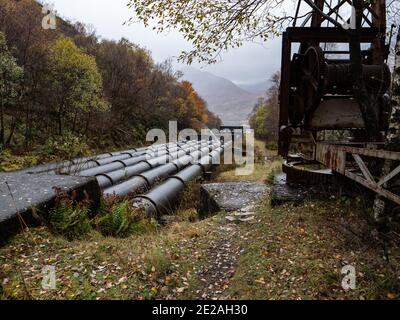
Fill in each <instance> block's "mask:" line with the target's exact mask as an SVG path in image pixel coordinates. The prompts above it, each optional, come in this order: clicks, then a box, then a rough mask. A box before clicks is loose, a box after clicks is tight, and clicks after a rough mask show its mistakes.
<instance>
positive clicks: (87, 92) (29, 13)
mask: <svg viewBox="0 0 400 320" xmlns="http://www.w3.org/2000/svg"><path fill="white" fill-rule="evenodd" d="M0 12H1V13H0V16H1V17H0V32H3V33H4V35H5V37H4V35H3V36H2V40H1V43H3V45H1V46H2V47H4V43H5V39H7V42H8V47H9V48H10V50H9V51H11V52H12V56H11V55H10V53H9V52H8V53H7V64H6V65H7V70H14V71H15V72H11V73H10V74H11V75H13V77H11V78H12V79H14V78H15V79H16V78H18V79H19V77H20V76H23V80H24V81H21V82H20V83H19V84H18V85H17V83H16V86H15V87H14V86H13V85H12V84H13V81H6V82H4V81H3V82H4V83H6V87H7V93H6V98H4V97H2V102H4V101H6V100H7V101H8V102H7V103H6V105H5V106H4V108H3V107H2V109H1V110H2V111H3V110H4V117H2V119H3V118H4V119H5V124H6V125H5V126H6V129H5V130H4V133H5V134H4V136H5V139H2V140H3V141H5V142H6V144H7V146H8V147H9V148H11V149H12V150H13V151H18V152H20V151H21V150H29V151H31V152H32V153H35V152H36V153H38V154H39V155H40V156H42V158H41V160H47V158H46V155H47V154H49V155H52V156H53V155H54V156H55V157H64V156H65V155H66V154H67V155H68V157H72V156H73V155H74V154H80V153H82V152H81V150H82V149H83V150H84V149H85V145H84V143H82V144H81V143H80V142H79V141H78V139H79V140H82V141H85V142H86V143H87V144H88V145H89V146H90V147H91V148H96V149H97V150H99V149H107V150H110V149H111V148H121V149H122V148H125V147H128V146H132V145H134V146H136V145H140V144H141V143H143V142H145V141H144V140H145V136H146V133H147V132H148V131H149V130H150V129H153V128H161V129H166V128H167V127H168V121H169V120H177V121H178V125H179V128H180V129H183V128H188V127H193V128H195V129H196V130H198V129H200V128H202V126H203V124H206V125H208V126H209V127H211V128H216V127H218V126H219V124H220V120H219V118H218V117H217V116H215V115H214V114H212V113H211V112H210V111H209V110H208V109H207V107H206V104H205V102H204V101H202V99H201V98H200V97H199V96H198V95H197V93H196V92H195V91H194V90H193V88H192V87H191V85H190V84H189V83H182V82H181V81H179V74H178V73H176V72H175V71H174V70H173V69H172V63H171V62H170V61H166V62H164V63H160V64H156V63H155V62H154V61H153V59H152V57H151V53H150V52H149V51H148V50H147V49H144V48H141V47H139V46H138V45H136V44H133V43H131V42H130V41H128V40H126V39H121V40H120V41H109V40H103V39H99V38H98V37H97V36H96V34H95V33H94V32H92V31H90V30H88V28H86V27H85V26H84V25H83V24H81V23H77V24H74V25H72V24H70V23H68V22H67V21H63V20H62V19H60V18H59V19H58V21H59V24H58V26H59V27H58V28H57V29H56V30H53V31H51V32H43V29H42V28H41V25H40V23H38V21H40V20H41V19H42V17H43V14H42V12H41V7H40V5H39V4H38V3H37V2H36V1H34V0H24V1H7V0H0ZM9 21H13V23H9ZM11 49H12V50H11ZM3 52H5V50H3V49H2V50H1V54H3ZM1 54H0V55H1ZM10 59H11V60H10ZM3 60H4V59H3ZM10 61H12V62H13V63H11V64H10ZM17 64H19V65H20V67H18V66H17ZM10 65H12V68H11V69H10ZM22 70H24V73H23V74H21V72H20V71H22ZM17 71H18V72H17ZM7 74H9V73H7ZM17 74H18V76H17ZM14 76H15V77H14ZM8 78H10V77H9V76H8ZM0 81H1V80H0ZM13 88H15V90H14V89H13ZM11 89H13V90H11ZM3 91H4V90H3ZM16 93H18V94H16ZM16 99H18V100H16ZM16 102H18V103H16ZM2 114H3V113H2ZM3 128H4V126H3ZM55 136H56V137H55ZM49 137H52V138H49ZM75 137H76V138H75ZM78 137H79V138H78ZM81 137H82V138H81ZM44 141H45V143H43V142H44ZM75 146H76V147H75ZM70 151H71V152H70ZM43 156H44V157H43ZM44 158H46V159H44Z"/></svg>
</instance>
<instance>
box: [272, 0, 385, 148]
mask: <svg viewBox="0 0 400 320" xmlns="http://www.w3.org/2000/svg"><path fill="white" fill-rule="evenodd" d="M310 2H312V1H311V0H300V1H299V2H298V7H297V15H296V19H295V20H294V23H293V26H292V27H289V28H288V29H287V30H286V32H284V34H283V45H282V70H281V76H282V81H281V95H280V119H279V120H280V121H279V124H280V137H279V153H280V155H282V156H287V154H288V151H289V144H290V139H291V135H292V133H293V132H294V130H295V129H298V130H300V131H302V132H303V133H304V132H309V133H311V134H312V136H313V137H314V139H315V138H316V137H317V133H318V132H320V131H324V130H346V129H348V130H362V129H365V125H364V122H363V116H362V114H361V111H360V107H359V103H358V101H357V100H356V98H355V96H354V93H353V82H352V75H351V67H350V51H349V48H348V42H349V36H348V33H347V31H346V30H345V29H343V28H338V27H337V26H335V25H332V23H330V22H329V20H328V19H327V17H326V16H329V17H330V18H331V19H335V21H339V17H340V18H343V16H344V15H346V14H348V15H350V14H351V12H352V11H351V8H352V6H351V5H352V2H351V1H350V0H337V1H336V2H337V3H336V4H335V3H334V2H335V0H331V1H330V2H329V1H326V0H315V1H313V2H312V3H313V4H314V6H315V7H312V6H311V5H310V4H309V3H310ZM363 6H364V7H363V10H361V12H360V13H359V14H360V16H359V17H357V19H358V21H360V26H361V27H360V29H359V31H360V40H361V42H362V46H363V51H362V64H363V76H364V81H365V84H366V88H367V90H368V94H370V95H371V96H373V97H374V98H375V100H376V103H374V108H375V109H376V110H375V111H376V114H377V115H378V117H379V119H378V121H379V124H380V129H381V130H382V131H385V130H387V127H388V117H389V112H390V105H389V101H388V99H387V97H386V95H385V94H386V93H387V92H388V90H389V88H390V83H391V73H390V70H389V67H388V66H387V64H386V61H387V58H388V54H389V50H388V45H387V44H386V41H387V39H386V16H385V12H386V8H385V1H384V0H377V1H375V2H373V3H372V2H370V1H363ZM307 8H308V10H309V12H308V14H304V12H303V11H304V10H306V12H307ZM317 8H318V10H317ZM321 12H323V13H324V14H325V16H324V15H322V14H321ZM300 15H301V17H302V18H300ZM295 49H297V51H295Z"/></svg>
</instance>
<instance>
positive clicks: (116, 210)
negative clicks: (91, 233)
mask: <svg viewBox="0 0 400 320" xmlns="http://www.w3.org/2000/svg"><path fill="white" fill-rule="evenodd" d="M157 226H158V224H157V222H155V221H154V220H151V219H146V218H145V217H144V215H143V213H142V212H141V211H139V210H137V209H134V208H132V207H131V206H130V205H129V202H128V201H123V202H117V201H114V200H109V202H108V203H106V204H105V208H103V214H101V215H100V216H99V218H98V219H97V221H96V227H97V229H98V230H99V231H100V232H101V233H102V234H103V235H104V236H112V237H127V236H129V235H131V234H133V233H146V232H150V231H153V230H156V229H157Z"/></svg>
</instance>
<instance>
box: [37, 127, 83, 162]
mask: <svg viewBox="0 0 400 320" xmlns="http://www.w3.org/2000/svg"><path fill="white" fill-rule="evenodd" d="M89 151H90V148H89V146H88V145H87V144H86V142H85V141H84V139H83V137H78V136H76V135H74V134H72V133H71V132H68V131H67V132H64V135H63V136H52V137H49V138H48V139H47V140H46V142H45V143H44V144H43V146H41V147H40V150H39V154H40V155H41V156H44V157H47V156H58V157H61V158H64V159H72V158H76V157H80V156H86V155H88V154H89Z"/></svg>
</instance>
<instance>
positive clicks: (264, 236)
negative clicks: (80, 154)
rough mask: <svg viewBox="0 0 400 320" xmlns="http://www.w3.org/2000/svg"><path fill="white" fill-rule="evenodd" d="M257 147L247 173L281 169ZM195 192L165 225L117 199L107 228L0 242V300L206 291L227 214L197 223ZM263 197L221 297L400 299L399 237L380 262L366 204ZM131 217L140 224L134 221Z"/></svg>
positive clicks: (239, 242) (243, 228)
mask: <svg viewBox="0 0 400 320" xmlns="http://www.w3.org/2000/svg"><path fill="white" fill-rule="evenodd" d="M256 144H258V146H259V147H261V146H262V144H261V143H260V142H256ZM260 150H261V152H262V156H258V157H256V158H257V159H259V160H258V161H259V162H258V163H256V170H255V171H254V174H253V175H252V176H250V177H246V178H245V179H246V180H247V179H253V180H250V181H258V182H264V181H270V179H271V177H272V176H273V173H274V172H275V171H276V170H278V168H279V166H280V160H279V159H277V158H276V157H275V156H274V155H273V154H271V153H269V152H268V151H267V150H262V149H260ZM257 152H260V151H257ZM265 157H267V159H266V160H265ZM260 159H264V160H263V161H261V162H260ZM233 169H234V168H233V167H221V168H220V169H219V171H218V173H217V176H216V177H215V178H216V180H217V181H232V180H233V179H238V180H240V181H243V179H244V178H243V177H236V176H235V175H234V170H233ZM198 192H199V184H198V183H193V184H192V185H191V186H190V187H189V189H187V191H186V192H185V193H184V194H183V195H182V196H181V198H180V206H179V208H178V210H177V211H176V212H174V213H171V214H175V218H174V219H173V220H172V222H171V223H169V224H167V225H166V226H164V227H163V228H160V227H159V226H158V225H156V223H155V222H154V221H149V220H146V219H140V218H138V217H140V215H138V216H137V214H138V213H137V212H133V211H132V209H131V208H130V207H129V206H128V205H127V204H126V203H124V202H122V203H115V202H112V203H108V204H105V205H104V207H103V212H102V215H101V218H100V219H104V221H103V222H104V225H103V227H100V228H99V226H100V225H101V223H100V224H99V223H97V224H96V223H94V224H93V223H92V226H93V225H94V226H95V228H94V230H92V231H90V232H88V233H87V234H85V236H84V237H71V238H70V239H68V238H66V237H64V236H62V234H61V233H51V232H50V231H49V229H47V228H44V227H43V228H34V229H31V230H28V231H27V232H25V233H22V234H19V235H17V236H16V237H14V238H13V239H12V240H10V242H9V243H8V245H6V246H5V247H2V248H0V265H1V268H0V298H2V299H87V300H93V299H124V300H131V299H139V300H141V299H198V298H200V296H199V292H201V290H202V287H203V286H204V284H203V283H202V280H201V279H200V278H199V276H198V271H199V270H201V269H202V268H204V267H205V268H207V267H208V266H209V263H210V257H211V256H210V248H211V247H210V243H212V242H214V243H219V242H220V241H221V240H222V239H225V238H226V234H224V232H221V226H223V225H224V223H225V222H224V221H225V220H224V214H223V213H221V214H219V215H216V216H214V217H211V218H208V219H205V220H201V221H199V219H198V215H197V211H196V206H197V204H198ZM261 200H262V203H261V204H260V206H259V208H258V209H257V215H256V223H251V224H240V225H239V232H238V234H237V236H235V237H234V239H232V243H231V246H232V247H235V248H240V252H242V254H241V256H240V258H239V261H238V263H237V266H236V272H235V274H234V276H233V278H231V279H230V283H229V286H228V288H227V290H226V292H223V297H227V298H232V299H331V300H333V299H399V298H400V267H399V266H400V264H399V262H400V252H399V248H398V244H396V243H394V242H393V243H390V244H389V248H388V249H389V252H390V255H389V257H390V260H389V261H386V260H385V259H383V250H382V246H381V242H380V241H379V240H377V239H376V238H375V236H374V230H373V227H372V226H371V224H370V223H369V222H368V214H369V209H368V208H366V207H365V205H364V204H363V201H362V200H361V198H357V197H356V196H351V197H347V198H344V197H340V198H339V197H336V198H332V199H330V200H325V201H316V200H314V201H313V200H308V201H306V202H305V203H303V204H301V205H297V206H295V205H283V206H279V207H270V206H269V197H268V196H267V197H266V198H265V199H261ZM67 209H68V208H67ZM68 210H69V209H68ZM68 210H64V211H67V212H68ZM67 216H68V215H67ZM78 216H79V215H78ZM130 219H133V220H130ZM127 221H128V222H129V221H133V222H131V224H130V227H127V225H129V223H128V222H127ZM97 222H98V221H97ZM96 229H97V230H99V231H102V232H99V231H96ZM213 250H215V248H214V249H213ZM46 265H52V266H55V267H56V277H57V288H56V290H44V289H42V287H41V280H42V274H41V270H42V268H43V266H46ZM344 265H353V266H354V267H355V268H356V272H357V282H356V285H357V288H356V290H351V291H344V290H343V289H342V287H341V281H342V275H341V268H342V267H343V266H344Z"/></svg>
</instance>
